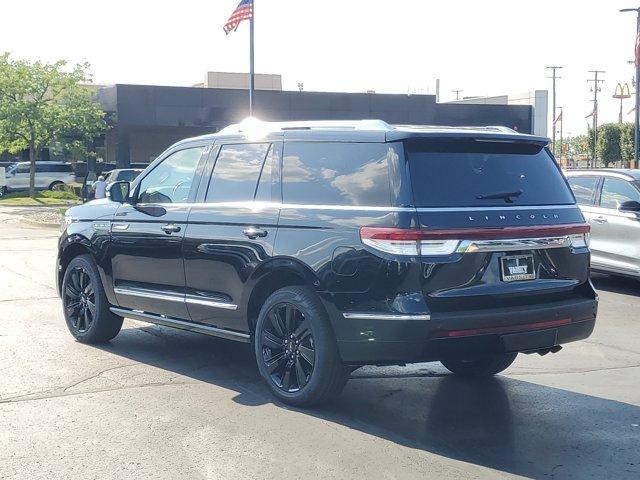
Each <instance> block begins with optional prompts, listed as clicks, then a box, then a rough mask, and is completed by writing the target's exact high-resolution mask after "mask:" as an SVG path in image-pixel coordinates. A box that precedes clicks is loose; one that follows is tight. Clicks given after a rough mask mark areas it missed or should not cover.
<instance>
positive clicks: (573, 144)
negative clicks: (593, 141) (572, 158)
mask: <svg viewBox="0 0 640 480" xmlns="http://www.w3.org/2000/svg"><path fill="white" fill-rule="evenodd" d="M564 143H565V147H564V150H565V151H568V152H569V153H571V154H573V155H580V156H583V155H584V156H589V154H590V151H589V137H588V136H587V135H576V136H575V137H569V138H567V139H565V140H564Z"/></svg>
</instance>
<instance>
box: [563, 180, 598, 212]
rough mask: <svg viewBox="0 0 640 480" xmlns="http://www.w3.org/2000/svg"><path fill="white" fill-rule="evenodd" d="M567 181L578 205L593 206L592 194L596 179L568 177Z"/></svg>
mask: <svg viewBox="0 0 640 480" xmlns="http://www.w3.org/2000/svg"><path fill="white" fill-rule="evenodd" d="M567 181H568V182H569V186H570V187H571V190H573V194H574V195H575V197H576V202H578V204H579V205H593V192H594V191H595V189H596V184H597V183H598V177H582V176H580V177H569V178H567Z"/></svg>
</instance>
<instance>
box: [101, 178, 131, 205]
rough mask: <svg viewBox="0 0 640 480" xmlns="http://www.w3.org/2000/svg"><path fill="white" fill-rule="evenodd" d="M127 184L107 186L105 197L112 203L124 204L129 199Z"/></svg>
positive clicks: (128, 185) (128, 186) (118, 183)
mask: <svg viewBox="0 0 640 480" xmlns="http://www.w3.org/2000/svg"><path fill="white" fill-rule="evenodd" d="M130 188H131V185H130V184H129V182H113V183H111V184H109V185H108V186H107V197H108V198H111V200H113V201H114V202H118V203H126V202H127V200H128V199H129V189H130Z"/></svg>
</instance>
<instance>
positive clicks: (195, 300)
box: [185, 295, 238, 310]
mask: <svg viewBox="0 0 640 480" xmlns="http://www.w3.org/2000/svg"><path fill="white" fill-rule="evenodd" d="M185 300H186V302H187V303H190V304H192V305H204V306H205V307H213V308H222V309H224V310H237V309H238V305H235V304H233V303H226V302H218V301H216V300H207V299H206V298H202V297H196V296H193V295H187V296H186V297H185Z"/></svg>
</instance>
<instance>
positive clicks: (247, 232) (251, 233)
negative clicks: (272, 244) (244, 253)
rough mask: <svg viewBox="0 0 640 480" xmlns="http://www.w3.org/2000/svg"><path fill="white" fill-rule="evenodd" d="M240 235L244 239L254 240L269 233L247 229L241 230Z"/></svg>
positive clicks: (257, 229) (262, 230) (252, 228)
mask: <svg viewBox="0 0 640 480" xmlns="http://www.w3.org/2000/svg"><path fill="white" fill-rule="evenodd" d="M242 233H243V234H244V236H245V237H248V238H250V239H251V240H255V239H256V238H258V237H260V238H264V237H266V236H267V234H268V233H269V232H267V231H266V230H264V229H262V228H256V227H249V228H245V229H244V230H242Z"/></svg>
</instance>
